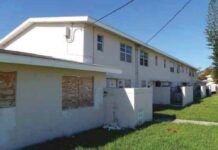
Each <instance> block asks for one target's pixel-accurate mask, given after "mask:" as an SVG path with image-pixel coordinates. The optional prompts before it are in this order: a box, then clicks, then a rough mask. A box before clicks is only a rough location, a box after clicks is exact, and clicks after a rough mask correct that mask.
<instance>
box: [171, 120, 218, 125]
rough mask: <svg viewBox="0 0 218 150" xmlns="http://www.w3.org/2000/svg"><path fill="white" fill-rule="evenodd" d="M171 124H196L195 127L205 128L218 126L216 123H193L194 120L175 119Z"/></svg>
mask: <svg viewBox="0 0 218 150" xmlns="http://www.w3.org/2000/svg"><path fill="white" fill-rule="evenodd" d="M173 122H174V123H189V124H197V125H205V126H218V123H217V122H208V121H195V120H182V119H176V120H174V121H173Z"/></svg>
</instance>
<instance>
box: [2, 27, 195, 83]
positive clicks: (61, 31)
mask: <svg viewBox="0 0 218 150" xmlns="http://www.w3.org/2000/svg"><path fill="white" fill-rule="evenodd" d="M67 26H70V27H72V28H71V29H72V32H71V37H72V38H73V37H74V40H72V41H70V40H66V37H65V36H66V27H67ZM84 26H85V28H84ZM74 33H75V34H74ZM98 34H99V35H103V36H104V48H103V52H102V51H98V50H97V35H98ZM67 41H68V42H67ZM120 43H124V44H127V45H129V46H131V47H132V62H131V63H128V62H123V61H120ZM3 48H5V49H9V50H16V51H23V52H29V53H35V54H41V55H46V56H52V57H56V58H62V59H68V60H74V61H79V62H85V63H94V64H102V65H107V66H113V67H117V68H121V69H122V71H123V73H122V74H107V77H108V78H116V79H128V80H131V82H132V87H141V82H142V81H143V80H145V81H147V83H150V81H154V80H155V81H157V80H159V81H170V82H173V85H177V83H181V82H189V83H191V84H192V83H193V82H195V79H196V77H190V76H189V67H188V72H186V68H187V66H185V65H184V67H185V72H180V73H179V74H178V73H177V72H176V64H177V62H175V61H173V60H171V59H170V58H167V57H166V56H164V55H161V54H158V53H156V52H154V51H152V50H150V49H148V48H145V47H138V46H136V43H134V42H132V41H130V40H127V39H125V38H122V37H120V36H118V35H115V34H113V33H111V32H108V31H106V30H103V29H101V28H99V27H92V26H87V25H84V24H78V23H77V24H70V23H50V24H48V23H47V24H46V23H43V24H42V23H41V24H35V25H34V26H32V27H31V28H29V29H28V30H27V31H25V32H24V33H22V34H20V36H18V37H17V38H16V39H15V40H14V41H11V42H10V43H8V44H6V45H5V47H3ZM141 49H142V50H144V51H145V52H147V53H148V55H149V62H148V63H149V64H148V67H145V66H140V63H139V58H140V57H139V55H140V53H139V50H141ZM136 50H137V51H138V52H136ZM155 56H158V65H157V66H156V65H155ZM136 58H138V59H137V60H136ZM164 60H166V61H167V62H166V68H164ZM171 62H174V63H175V72H174V73H171V72H170V66H171V65H172V64H171ZM137 66H139V67H138V70H137Z"/></svg>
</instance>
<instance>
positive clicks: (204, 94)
mask: <svg viewBox="0 0 218 150" xmlns="http://www.w3.org/2000/svg"><path fill="white" fill-rule="evenodd" d="M206 96H207V95H206V86H201V98H204V97H206Z"/></svg>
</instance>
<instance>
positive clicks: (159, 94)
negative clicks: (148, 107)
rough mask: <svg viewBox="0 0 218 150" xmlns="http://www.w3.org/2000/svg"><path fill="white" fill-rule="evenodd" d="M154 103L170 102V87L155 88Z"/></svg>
mask: <svg viewBox="0 0 218 150" xmlns="http://www.w3.org/2000/svg"><path fill="white" fill-rule="evenodd" d="M153 104H162V105H169V104H170V87H154V88H153Z"/></svg>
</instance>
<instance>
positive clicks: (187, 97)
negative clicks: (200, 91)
mask: <svg viewBox="0 0 218 150" xmlns="http://www.w3.org/2000/svg"><path fill="white" fill-rule="evenodd" d="M181 89H182V95H183V98H182V99H183V106H186V105H188V104H191V103H193V87H192V86H184V87H181Z"/></svg>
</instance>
